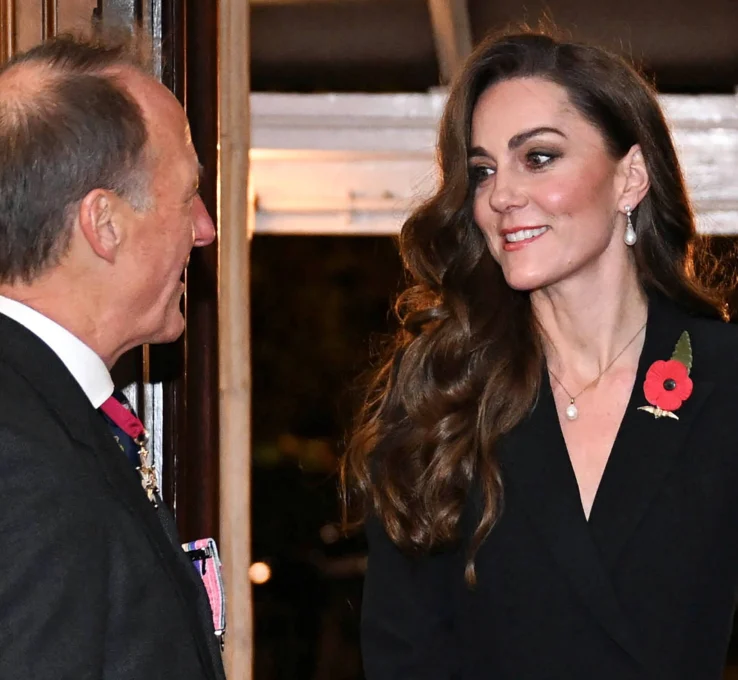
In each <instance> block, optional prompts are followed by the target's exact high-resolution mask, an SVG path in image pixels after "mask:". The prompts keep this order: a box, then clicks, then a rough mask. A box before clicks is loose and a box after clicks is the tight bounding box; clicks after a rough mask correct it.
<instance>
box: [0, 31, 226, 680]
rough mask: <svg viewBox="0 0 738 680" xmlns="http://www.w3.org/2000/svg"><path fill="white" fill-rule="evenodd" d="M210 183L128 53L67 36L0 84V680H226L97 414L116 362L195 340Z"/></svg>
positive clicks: (170, 538)
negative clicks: (205, 190) (198, 264)
mask: <svg viewBox="0 0 738 680" xmlns="http://www.w3.org/2000/svg"><path fill="white" fill-rule="evenodd" d="M198 175H199V166H198V161H197V157H196V154H195V151H194V149H193V146H192V142H191V139H190V134H189V128H188V124H187V120H186V117H185V114H184V111H183V110H182V108H181V107H180V105H179V104H178V102H177V100H176V99H175V98H174V97H173V96H172V95H171V93H169V91H168V90H166V88H164V87H163V86H161V85H160V84H159V83H158V82H157V81H156V80H154V79H153V78H152V77H150V76H149V75H147V73H146V72H145V70H143V69H142V67H141V66H140V65H139V63H138V62H137V61H136V59H135V58H134V57H133V56H132V54H131V53H130V52H128V51H127V50H126V48H124V47H120V46H117V47H115V46H105V45H103V44H100V43H92V42H84V41H79V40H72V39H70V38H57V39H54V40H52V41H50V42H47V43H45V44H43V45H41V46H39V47H37V48H34V49H32V50H31V51H29V52H27V53H25V54H22V55H19V56H18V57H16V58H15V59H13V61H12V62H11V63H9V64H8V65H7V66H6V67H5V68H4V69H3V70H2V71H0V296H1V297H0V545H1V546H2V552H3V561H2V567H0V680H10V679H13V680H17V679H19V678H27V679H28V680H47V679H48V680H51V679H54V680H61V679H68V680H101V679H102V678H104V679H105V680H149V679H152V680H153V679H159V678H161V679H163V678H168V679H169V678H171V679H176V680H189V679H193V680H194V679H197V680H201V679H206V678H207V679H208V680H220V679H222V678H224V673H223V668H222V664H221V660H220V649H219V645H218V644H217V640H216V638H215V635H214V634H213V623H212V619H211V618H210V609H209V605H208V602H207V595H206V593H205V591H204V589H203V587H202V583H201V582H200V579H199V576H198V574H197V572H196V571H195V569H194V568H193V566H192V564H191V563H190V561H189V560H188V558H187V556H186V555H185V554H184V552H183V551H182V549H181V547H180V546H179V540H178V538H177V536H176V531H175V530H174V525H173V522H172V518H171V516H170V515H169V514H168V511H167V510H166V509H165V508H164V507H163V506H162V504H161V502H160V499H159V498H158V496H157V495H156V494H155V493H154V492H153V490H150V493H149V495H150V496H151V499H150V498H147V493H146V492H145V490H144V489H143V488H142V476H143V477H144V479H143V481H144V482H145V481H146V478H145V475H144V474H143V473H145V467H144V469H141V470H137V468H136V466H135V465H132V464H131V461H129V460H128V458H127V457H126V455H125V454H124V453H123V452H122V450H121V449H122V448H125V446H122V445H119V444H118V443H116V439H115V438H114V436H113V434H112V432H111V429H110V427H109V425H111V424H113V423H114V422H117V421H115V418H113V421H109V420H106V418H105V416H104V415H103V414H102V413H101V412H100V411H99V410H98V409H99V408H100V407H101V406H102V405H103V404H109V398H110V397H111V394H112V393H113V383H112V381H111V379H110V374H109V369H110V368H111V367H112V366H113V364H114V363H115V361H116V360H117V359H118V357H120V355H121V354H123V353H124V352H125V351H126V350H129V349H130V348H132V347H135V346H136V345H139V344H142V343H148V342H169V341H172V340H175V339H176V338H177V337H178V336H179V335H180V334H181V332H182V330H183V327H184V320H183V318H182V314H181V312H180V301H181V300H180V299H181V296H182V293H183V285H182V283H181V276H182V272H183V270H184V268H185V266H186V264H187V259H188V256H189V253H190V251H191V249H192V247H193V246H204V245H207V244H209V243H211V242H212V241H213V239H214V237H215V232H214V228H213V223H212V221H211V219H210V217H209V216H208V214H207V212H206V210H205V207H204V205H203V203H202V200H201V199H200V197H199V196H198V193H197V188H198ZM115 403H116V404H117V402H115ZM106 413H107V411H106ZM122 429H123V430H124V431H125V427H122ZM119 435H120V436H119V437H118V439H119V441H120V437H121V436H122V437H125V436H126V435H125V434H120V433H119ZM127 443H128V444H131V443H132V442H127ZM151 500H153V501H154V502H151Z"/></svg>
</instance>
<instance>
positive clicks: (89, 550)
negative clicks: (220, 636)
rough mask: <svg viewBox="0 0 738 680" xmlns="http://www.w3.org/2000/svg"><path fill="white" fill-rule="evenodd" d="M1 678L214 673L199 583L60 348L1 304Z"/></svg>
mask: <svg viewBox="0 0 738 680" xmlns="http://www.w3.org/2000/svg"><path fill="white" fill-rule="evenodd" d="M0 549H1V550H2V556H3V559H2V563H0V680H18V679H20V678H24V679H27V680H103V679H104V680H155V679H157V680H158V679H161V680H164V679H165V678H166V679H172V680H206V679H207V680H222V679H223V678H224V677H225V676H224V673H223V668H222V664H221V660H220V651H219V649H218V646H217V644H216V640H215V638H214V635H213V632H212V630H213V628H212V622H211V619H210V618H209V616H210V610H209V605H208V603H207V595H206V593H205V591H204V588H203V587H202V584H201V582H200V580H199V577H198V575H197V573H196V572H195V570H194V568H193V566H192V565H191V563H190V562H189V561H188V559H187V558H186V556H185V555H184V553H183V551H182V549H181V548H180V546H179V541H178V539H177V537H176V531H175V529H174V524H173V521H172V517H171V515H169V514H168V512H167V511H166V510H165V509H164V508H162V507H160V509H159V510H155V509H154V508H153V506H152V505H151V504H150V503H149V502H148V500H147V498H146V495H145V494H144V492H143V489H142V488H141V484H140V479H139V476H138V473H137V472H136V471H135V470H134V469H133V467H132V466H131V464H130V463H129V461H128V460H127V458H126V457H125V455H124V454H122V453H121V451H120V449H119V448H118V446H117V444H116V443H115V440H114V439H113V437H112V435H111V433H110V430H109V429H108V427H107V425H106V424H105V422H104V420H103V418H102V416H101V415H100V414H99V413H98V412H97V411H96V410H95V409H94V408H93V407H92V406H91V404H90V402H89V400H88V399H87V397H86V396H85V394H84V392H83V391H82V389H81V388H80V386H79V385H78V383H77V382H76V381H75V379H74V378H73V377H72V375H71V374H70V373H69V372H68V370H67V369H66V367H65V366H64V364H63V363H62V362H61V361H60V360H59V359H58V357H57V356H56V355H55V354H54V353H53V352H52V351H51V350H50V349H49V348H48V347H47V346H46V345H45V344H44V343H43V342H41V341H40V340H39V339H38V338H37V337H36V336H35V335H33V334H32V333H30V332H29V331H28V330H26V329H25V328H23V327H22V326H20V325H19V324H17V323H16V322H14V321H12V320H10V319H8V318H7V317H5V316H2V315H0Z"/></svg>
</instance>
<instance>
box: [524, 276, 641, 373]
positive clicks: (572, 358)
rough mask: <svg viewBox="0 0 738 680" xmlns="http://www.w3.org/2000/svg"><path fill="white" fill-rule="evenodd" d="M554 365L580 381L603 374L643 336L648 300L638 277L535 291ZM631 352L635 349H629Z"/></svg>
mask: <svg viewBox="0 0 738 680" xmlns="http://www.w3.org/2000/svg"><path fill="white" fill-rule="evenodd" d="M531 302H532V304H533V311H534V314H535V316H536V319H537V321H538V324H539V325H540V327H541V330H542V334H543V347H544V352H545V355H546V359H547V362H548V365H549V368H550V369H551V370H552V371H553V372H554V374H555V375H556V376H558V377H560V378H562V379H564V377H565V376H566V377H567V378H569V380H570V382H573V383H575V384H576V383H580V382H582V381H586V380H591V379H593V378H595V377H597V376H598V375H600V374H601V373H602V372H603V371H605V370H606V368H607V367H608V366H609V365H610V363H611V362H612V361H613V360H614V359H616V357H618V355H619V354H620V353H622V352H623V351H624V349H625V348H626V347H628V349H631V347H634V346H636V345H637V347H638V353H637V354H636V353H635V352H633V354H634V355H635V356H637V355H638V354H640V348H641V347H642V342H635V341H634V342H633V343H632V346H628V345H629V343H631V341H632V340H633V338H634V337H636V336H637V335H638V334H639V331H640V329H641V328H642V327H643V325H644V324H645V322H646V318H647V315H648V300H647V298H646V295H645V293H644V292H643V289H642V288H641V287H640V285H639V284H638V281H637V279H636V278H635V277H623V278H622V279H621V280H619V281H613V282H612V284H611V285H592V284H591V283H590V284H587V283H586V282H566V283H563V284H561V285H557V286H551V287H549V288H547V289H541V290H539V291H535V292H533V293H532V294H531ZM628 355H629V356H630V353H628Z"/></svg>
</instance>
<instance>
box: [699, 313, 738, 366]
mask: <svg viewBox="0 0 738 680" xmlns="http://www.w3.org/2000/svg"><path fill="white" fill-rule="evenodd" d="M690 335H691V343H692V349H693V354H694V361H695V362H696V361H697V357H698V353H699V355H701V359H702V361H703V362H706V363H707V364H708V365H710V366H712V367H714V368H715V370H716V372H717V373H718V374H720V375H722V376H724V377H726V378H727V377H732V376H735V375H737V374H738V323H735V322H727V321H722V320H720V319H709V318H704V317H695V318H693V319H692V322H691V323H690Z"/></svg>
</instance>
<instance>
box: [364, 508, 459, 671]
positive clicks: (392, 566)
mask: <svg viewBox="0 0 738 680" xmlns="http://www.w3.org/2000/svg"><path fill="white" fill-rule="evenodd" d="M366 533H367V539H368V541H369V560H368V565H367V573H366V578H365V582H364V597H363V601H362V616H361V646H362V656H363V662H364V672H365V675H366V680H452V679H453V678H456V677H458V672H457V671H456V668H457V665H458V654H459V651H458V649H457V646H456V642H455V640H454V631H453V626H452V597H451V587H452V579H453V578H463V565H461V562H460V560H459V559H458V555H456V554H455V553H453V552H449V553H444V554H438V555H433V556H428V557H421V558H417V559H413V558H410V557H407V556H406V555H404V554H403V553H402V552H401V551H400V550H399V549H398V548H397V547H396V546H395V545H394V544H393V543H392V541H391V540H390V539H389V537H388V536H387V534H386V532H385V530H384V528H383V527H382V525H381V524H380V522H379V521H378V520H377V519H376V518H374V517H372V518H370V519H369V520H368V521H367V525H366Z"/></svg>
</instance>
